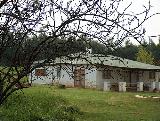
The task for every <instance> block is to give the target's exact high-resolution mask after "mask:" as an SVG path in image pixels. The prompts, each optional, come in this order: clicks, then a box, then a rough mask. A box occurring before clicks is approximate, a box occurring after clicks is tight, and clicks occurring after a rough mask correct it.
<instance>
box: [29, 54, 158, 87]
mask: <svg viewBox="0 0 160 121" xmlns="http://www.w3.org/2000/svg"><path fill="white" fill-rule="evenodd" d="M76 56H77V55H72V56H71V57H60V58H56V59H55V60H54V62H52V63H50V64H46V65H45V66H44V67H41V68H36V69H35V70H34V71H33V72H32V73H30V74H29V80H30V82H32V83H38V84H51V83H52V84H56V83H58V84H63V85H66V86H68V87H84V88H98V89H103V88H104V84H105V82H109V83H110V84H112V87H115V88H116V87H117V84H118V83H119V82H125V83H126V86H128V89H129V88H134V87H135V86H134V85H135V84H137V83H139V82H143V85H144V88H150V87H151V86H152V83H151V82H155V83H156V82H159V81H160V67H159V66H154V65H150V64H145V63H141V62H137V61H132V60H128V59H123V58H120V57H115V56H111V55H108V56H104V55H98V54H79V55H78V58H76ZM36 63H39V61H37V62H35V64H36ZM136 87H137V86H136ZM154 88H156V85H155V86H153V89H154Z"/></svg>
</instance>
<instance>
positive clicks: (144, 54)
mask: <svg viewBox="0 0 160 121" xmlns="http://www.w3.org/2000/svg"><path fill="white" fill-rule="evenodd" d="M136 56H137V57H136V59H137V61H139V62H143V63H147V64H153V63H154V57H153V55H152V53H151V52H150V51H147V50H146V49H145V48H144V47H143V46H140V47H139V50H138V53H137V55H136Z"/></svg>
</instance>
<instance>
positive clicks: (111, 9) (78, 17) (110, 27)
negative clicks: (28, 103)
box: [0, 0, 152, 104]
mask: <svg viewBox="0 0 160 121" xmlns="http://www.w3.org/2000/svg"><path fill="white" fill-rule="evenodd" d="M123 4H124V1H123V0H108V1H105V0H79V1H74V0H65V1H64V0H1V1H0V20H1V22H0V52H1V53H0V61H4V60H3V57H4V56H7V57H6V58H7V59H8V62H9V63H10V66H7V67H6V66H2V67H1V68H0V104H1V103H2V102H3V101H4V100H5V99H6V98H7V97H8V96H9V95H10V94H12V93H13V92H14V91H15V90H17V88H14V86H15V85H16V84H17V83H18V84H19V85H20V88H23V87H22V86H21V83H20V80H21V79H22V78H23V77H24V76H26V75H27V74H29V73H30V72H31V71H32V70H34V69H35V68H36V67H37V66H42V65H43V64H44V63H45V62H47V61H49V60H50V59H51V56H52V58H56V57H58V56H59V54H56V53H58V51H60V50H61V49H64V48H63V47H61V45H60V44H57V45H56V46H53V48H54V49H53V53H54V52H55V54H52V55H51V56H50V55H48V56H47V57H46V59H45V62H44V63H43V64H40V65H35V66H33V62H34V61H35V60H37V59H38V58H39V55H43V54H42V53H44V50H45V48H49V47H50V46H51V45H53V43H55V41H57V40H58V38H68V37H69V36H71V35H72V36H75V38H76V37H80V35H81V34H84V35H86V36H87V37H88V38H91V39H93V38H94V39H96V41H99V42H101V43H102V44H104V45H105V46H106V47H107V48H108V47H116V46H118V45H119V44H121V43H122V42H123V41H124V40H125V38H128V37H133V38H134V39H136V40H137V41H138V42H140V43H141V39H142V36H143V34H144V31H143V29H142V27H141V26H142V24H143V23H144V22H145V21H146V20H147V19H148V18H150V17H151V16H152V15H151V16H150V14H149V11H150V9H151V5H150V2H149V4H148V5H147V6H145V10H144V11H143V12H140V13H137V14H133V12H130V10H128V8H129V7H130V6H131V4H129V5H127V6H126V7H125V8H124V6H123V8H122V7H121V8H119V7H120V6H121V5H123ZM118 10H120V11H118ZM142 16H143V17H144V18H142ZM136 23H137V24H136ZM40 34H45V35H46V36H45V37H39V35H40ZM28 37H29V38H28ZM30 38H31V39H30ZM33 38H34V39H33ZM110 38H112V39H113V40H114V41H113V42H112V43H110V41H107V40H109V39H110ZM37 39H38V40H39V41H36V42H34V46H31V44H33V43H31V42H30V41H35V40H37ZM68 41H70V42H72V41H75V40H72V41H71V40H70V39H69V40H68ZM64 46H66V45H64ZM68 46H72V44H68ZM9 50H11V51H12V54H11V55H9V53H7V52H6V51H9ZM54 50H57V51H54ZM66 51H68V50H66ZM0 63H1V62H0ZM13 71H14V73H12V72H13Z"/></svg>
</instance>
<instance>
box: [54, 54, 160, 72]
mask: <svg viewBox="0 0 160 121" xmlns="http://www.w3.org/2000/svg"><path fill="white" fill-rule="evenodd" d="M54 63H55V64H58V63H59V64H60V63H61V64H79V65H83V64H93V65H106V66H113V67H120V68H129V69H143V70H160V66H155V65H151V64H145V63H141V62H138V61H133V60H129V59H123V58H120V57H116V56H112V55H107V56H104V55H98V54H94V55H93V54H87V55H86V54H79V55H78V54H77V55H72V56H69V57H60V58H56V60H55V61H54Z"/></svg>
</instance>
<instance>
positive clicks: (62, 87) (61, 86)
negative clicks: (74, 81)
mask: <svg viewBox="0 0 160 121" xmlns="http://www.w3.org/2000/svg"><path fill="white" fill-rule="evenodd" d="M58 88H59V89H65V88H66V86H65V85H64V84H59V85H58Z"/></svg>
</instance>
